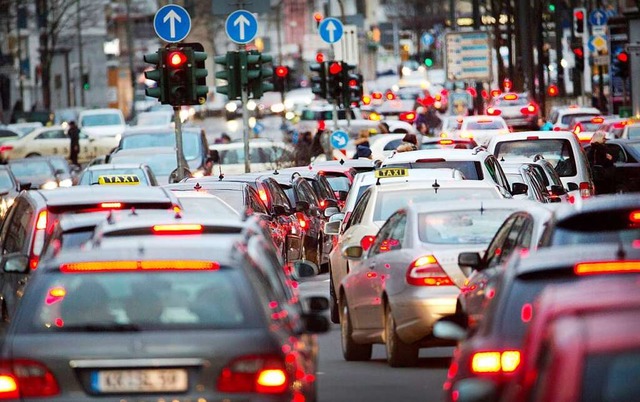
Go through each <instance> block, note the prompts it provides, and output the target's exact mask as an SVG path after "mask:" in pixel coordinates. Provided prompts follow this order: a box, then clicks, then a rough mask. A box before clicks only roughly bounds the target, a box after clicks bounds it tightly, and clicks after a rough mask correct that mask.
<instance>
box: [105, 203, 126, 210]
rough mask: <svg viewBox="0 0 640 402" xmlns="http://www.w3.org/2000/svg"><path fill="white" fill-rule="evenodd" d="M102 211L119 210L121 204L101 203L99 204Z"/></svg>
mask: <svg viewBox="0 0 640 402" xmlns="http://www.w3.org/2000/svg"><path fill="white" fill-rule="evenodd" d="M100 208H102V209H120V208H122V203H121V202H103V203H101V204H100Z"/></svg>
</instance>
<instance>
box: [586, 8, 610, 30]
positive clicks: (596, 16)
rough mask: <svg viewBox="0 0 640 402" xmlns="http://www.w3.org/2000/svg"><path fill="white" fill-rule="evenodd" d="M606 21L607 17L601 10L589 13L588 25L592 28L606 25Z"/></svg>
mask: <svg viewBox="0 0 640 402" xmlns="http://www.w3.org/2000/svg"><path fill="white" fill-rule="evenodd" d="M608 19H609V16H608V15H607V13H606V12H605V11H604V10H603V9H601V8H599V9H597V10H593V11H592V12H590V13H589V25H591V26H594V27H599V26H602V25H607V20H608Z"/></svg>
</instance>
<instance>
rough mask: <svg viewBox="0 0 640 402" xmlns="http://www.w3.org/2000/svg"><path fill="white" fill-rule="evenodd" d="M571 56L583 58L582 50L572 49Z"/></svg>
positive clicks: (579, 48) (578, 48)
mask: <svg viewBox="0 0 640 402" xmlns="http://www.w3.org/2000/svg"><path fill="white" fill-rule="evenodd" d="M573 54H575V55H576V56H577V57H579V58H581V59H582V58H583V57H584V50H582V48H581V47H576V48H573Z"/></svg>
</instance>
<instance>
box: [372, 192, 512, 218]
mask: <svg viewBox="0 0 640 402" xmlns="http://www.w3.org/2000/svg"><path fill="white" fill-rule="evenodd" d="M495 198H500V194H499V193H498V192H497V191H495V190H493V189H489V188H486V189H485V188H482V189H479V188H438V189H437V190H436V189H431V188H422V189H419V190H406V191H385V192H381V193H379V194H378V198H377V200H376V206H375V209H374V211H373V220H374V221H386V220H387V218H389V217H390V216H391V214H393V213H394V212H396V211H397V210H398V209H400V208H406V207H407V206H409V205H412V204H416V203H419V202H424V201H462V200H483V199H484V200H488V199H495Z"/></svg>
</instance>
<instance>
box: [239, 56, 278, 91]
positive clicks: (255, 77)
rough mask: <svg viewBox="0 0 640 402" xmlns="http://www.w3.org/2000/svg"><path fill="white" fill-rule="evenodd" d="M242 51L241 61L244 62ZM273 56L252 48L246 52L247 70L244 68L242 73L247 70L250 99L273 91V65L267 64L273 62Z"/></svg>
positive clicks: (242, 80)
mask: <svg viewBox="0 0 640 402" xmlns="http://www.w3.org/2000/svg"><path fill="white" fill-rule="evenodd" d="M243 53H244V52H241V56H240V63H241V64H243V58H244V56H243V55H242V54H243ZM272 60H273V58H272V57H271V55H268V54H262V53H260V52H259V51H257V50H250V51H248V52H246V66H247V68H246V70H245V69H242V70H241V74H244V72H245V71H246V74H247V78H246V80H247V91H248V92H249V98H250V99H260V98H261V97H262V94H263V93H264V92H268V91H273V84H272V83H271V77H272V76H273V67H270V66H266V65H265V64H268V63H271V61H272ZM240 80H241V82H242V83H244V79H243V78H242V77H241V79H240Z"/></svg>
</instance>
